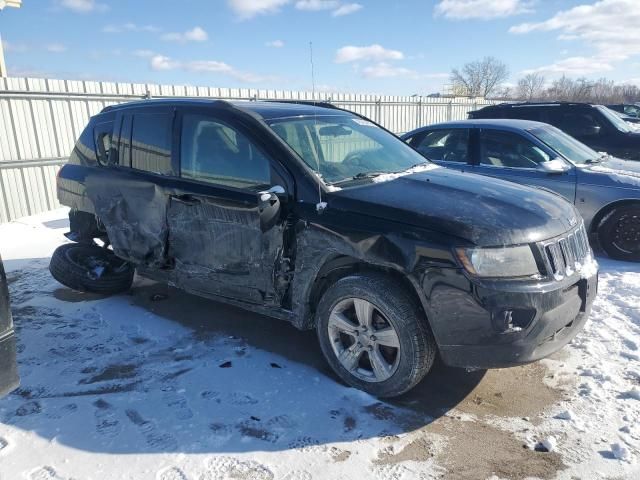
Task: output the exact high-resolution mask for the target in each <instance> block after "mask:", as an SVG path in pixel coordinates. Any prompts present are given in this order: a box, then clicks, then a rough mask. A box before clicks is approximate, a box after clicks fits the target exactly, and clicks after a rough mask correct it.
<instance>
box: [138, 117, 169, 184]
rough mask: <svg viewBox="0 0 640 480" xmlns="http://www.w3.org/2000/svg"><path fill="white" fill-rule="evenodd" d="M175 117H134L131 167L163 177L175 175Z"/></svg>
mask: <svg viewBox="0 0 640 480" xmlns="http://www.w3.org/2000/svg"><path fill="white" fill-rule="evenodd" d="M172 128H173V115H172V114H170V113H169V112H167V113H136V114H134V116H133V133H132V141H131V167H132V168H135V169H137V170H143V171H145V172H151V173H158V174H161V175H174V174H175V172H174V171H173V166H172V164H171V133H172Z"/></svg>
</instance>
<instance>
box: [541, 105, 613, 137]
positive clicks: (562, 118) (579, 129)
mask: <svg viewBox="0 0 640 480" xmlns="http://www.w3.org/2000/svg"><path fill="white" fill-rule="evenodd" d="M549 118H550V123H551V124H552V125H554V126H556V127H558V128H559V129H560V130H564V131H565V132H567V133H568V134H569V135H573V136H582V135H585V134H589V131H590V130H591V129H593V128H594V127H602V125H600V122H598V119H597V116H596V115H595V113H593V112H590V111H588V110H565V109H563V110H558V111H554V112H552V113H551V114H550V115H549Z"/></svg>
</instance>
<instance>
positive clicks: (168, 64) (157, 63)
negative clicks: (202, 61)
mask: <svg viewBox="0 0 640 480" xmlns="http://www.w3.org/2000/svg"><path fill="white" fill-rule="evenodd" d="M149 65H150V66H151V69H152V70H156V71H162V70H175V69H176V68H180V63H179V62H176V61H174V60H172V59H171V58H169V57H166V56H164V55H154V56H153V57H152V58H151V61H150V63H149Z"/></svg>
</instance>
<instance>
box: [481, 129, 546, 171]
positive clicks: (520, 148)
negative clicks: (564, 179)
mask: <svg viewBox="0 0 640 480" xmlns="http://www.w3.org/2000/svg"><path fill="white" fill-rule="evenodd" d="M549 160H551V156H550V155H549V154H548V153H546V152H545V151H544V150H542V149H541V148H540V147H538V146H536V145H535V144H533V143H532V142H531V141H529V140H527V139H526V138H524V137H521V136H520V135H517V134H515V133H510V132H502V131H499V130H482V131H481V132H480V164H481V165H491V166H494V167H508V168H537V166H538V165H539V164H540V163H543V162H548V161H549Z"/></svg>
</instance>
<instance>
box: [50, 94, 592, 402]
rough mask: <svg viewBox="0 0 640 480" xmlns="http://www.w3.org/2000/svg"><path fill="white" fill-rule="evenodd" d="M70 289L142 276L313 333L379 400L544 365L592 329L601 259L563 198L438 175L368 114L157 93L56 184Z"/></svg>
mask: <svg viewBox="0 0 640 480" xmlns="http://www.w3.org/2000/svg"><path fill="white" fill-rule="evenodd" d="M58 197H59V199H60V201H61V202H62V203H63V204H64V205H67V206H69V207H71V212H70V221H71V232H70V233H69V238H71V239H72V240H75V241H76V243H70V244H67V245H63V246H62V247H60V248H59V249H58V250H57V251H56V252H55V253H54V255H53V257H52V260H51V267H50V270H51V272H52V274H53V275H54V277H56V278H57V279H58V280H60V281H61V282H63V283H64V284H66V285H67V286H70V287H72V288H77V289H85V290H92V291H100V292H108V291H110V292H113V291H118V290H125V289H128V288H129V287H130V286H131V281H132V277H133V268H134V267H135V269H136V270H137V272H138V273H139V274H140V275H143V276H146V277H150V278H152V279H155V280H158V281H163V282H168V283H169V284H172V285H175V286H178V287H180V288H183V289H185V290H187V291H189V292H192V293H195V294H197V295H202V296H205V297H210V298H213V299H216V300H221V301H224V302H229V303H232V304H235V305H239V306H242V307H244V308H247V309H250V310H254V311H257V312H262V313H264V314H267V315H271V316H274V317H279V318H282V319H284V320H287V321H289V322H291V323H293V324H294V325H295V326H296V327H298V328H300V329H311V328H315V329H316V330H317V335H318V338H319V341H320V344H321V347H322V350H323V352H324V355H325V356H326V358H327V360H328V362H329V363H330V364H331V366H332V367H333V369H334V370H335V371H336V372H337V374H338V375H339V376H340V377H341V378H342V379H343V380H345V381H346V382H348V383H350V384H351V385H353V386H355V387H357V388H361V389H363V390H366V391H368V392H370V393H372V394H374V395H377V396H383V397H384V396H394V395H399V394H401V393H403V392H405V391H407V390H409V389H410V388H412V387H413V386H414V385H415V384H416V383H417V382H418V381H419V380H420V379H421V378H422V377H423V376H424V375H425V374H426V373H427V371H428V370H429V369H430V367H431V365H432V363H433V361H434V357H435V356H436V354H439V355H440V356H441V357H442V359H443V360H444V362H445V363H447V364H449V365H454V366H461V367H470V368H490V367H503V366H509V365H516V364H522V363H526V362H530V361H534V360H536V359H539V358H541V357H544V356H546V355H549V354H550V353H552V352H554V351H556V350H558V349H559V348H561V347H562V346H563V345H565V344H566V343H567V342H569V341H570V340H571V338H573V336H574V335H576V333H577V332H578V331H579V330H580V329H581V328H582V326H583V325H584V323H585V321H586V319H587V316H588V314H589V311H590V308H591V304H592V301H593V299H594V295H595V292H596V282H597V264H596V263H595V261H594V260H593V258H592V252H591V250H590V248H589V244H588V242H587V237H586V234H585V230H584V226H583V222H582V220H581V218H580V217H579V215H578V214H577V212H576V210H575V209H574V207H573V206H572V205H571V204H569V203H568V202H566V201H565V200H564V199H562V198H561V197H559V196H557V195H554V194H552V193H549V192H546V191H541V190H537V189H531V188H527V187H521V186H519V185H516V184H514V183H510V182H503V181H500V180H496V179H493V178H489V177H484V176H476V175H472V174H465V173H462V172H457V171H454V170H448V169H446V168H441V167H438V166H436V165H434V164H432V163H430V162H428V161H426V160H425V159H424V158H423V157H422V156H420V154H419V153H418V152H416V151H415V150H413V149H412V148H411V147H409V146H408V145H406V144H404V143H403V142H402V141H401V140H400V139H398V138H397V137H396V136H394V135H393V134H391V133H389V132H388V131H386V130H384V129H383V128H381V127H379V126H377V125H375V124H374V123H372V122H371V121H369V120H367V119H366V118H364V117H361V116H358V115H356V114H353V113H350V112H347V111H344V110H340V109H337V108H331V107H329V106H316V105H309V104H302V103H298V104H294V103H271V102H244V103H243V102H237V103H229V102H224V101H212V100H195V99H194V100H148V101H143V102H137V103H130V104H124V105H119V106H111V107H107V108H106V109H104V110H103V111H102V113H100V114H99V115H97V116H95V117H93V118H92V119H91V121H90V123H89V125H88V126H87V128H86V129H85V130H84V133H83V134H82V135H81V137H80V139H79V141H78V143H77V145H76V148H75V149H74V151H73V153H72V155H71V158H70V160H69V163H68V164H67V165H65V166H64V167H63V168H62V169H61V170H60V173H59V176H58Z"/></svg>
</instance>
